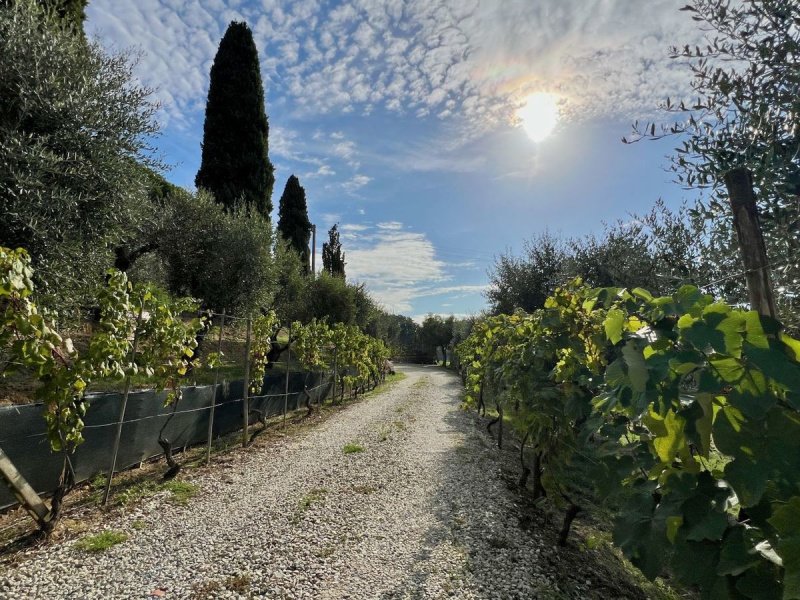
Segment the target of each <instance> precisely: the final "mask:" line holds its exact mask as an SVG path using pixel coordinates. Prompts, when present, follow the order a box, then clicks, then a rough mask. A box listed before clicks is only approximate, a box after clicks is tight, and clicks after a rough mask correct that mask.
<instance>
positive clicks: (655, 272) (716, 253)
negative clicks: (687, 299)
mask: <svg viewBox="0 0 800 600" xmlns="http://www.w3.org/2000/svg"><path fill="white" fill-rule="evenodd" d="M704 227H705V225H704V223H703V221H702V218H699V217H696V216H692V214H691V211H689V210H688V209H687V206H686V205H685V204H684V205H682V206H681V207H680V209H679V210H678V211H672V210H670V209H669V208H667V207H666V205H665V204H664V202H663V201H661V200H659V201H657V202H656V204H655V205H654V206H653V208H652V209H651V210H650V212H648V213H645V214H643V215H630V216H629V218H628V219H627V220H624V221H623V220H619V221H616V222H615V223H612V224H604V227H603V232H602V233H601V234H600V235H594V234H590V235H588V236H585V237H583V238H575V239H572V240H570V241H569V242H568V251H567V253H568V257H567V259H566V261H565V263H564V276H563V279H564V280H569V279H572V278H574V277H580V278H581V279H582V280H583V281H584V282H585V283H587V284H588V285H590V286H593V287H608V286H616V287H627V288H636V287H643V288H647V289H650V290H653V291H654V292H657V293H660V294H666V293H668V292H669V291H670V290H672V289H674V288H675V287H676V286H680V285H683V284H692V285H698V286H706V285H708V284H710V283H713V282H714V281H716V280H718V279H720V278H721V273H722V272H723V271H722V269H721V265H720V262H724V261H725V260H732V259H733V258H735V257H731V256H730V255H729V254H726V252H730V243H733V242H734V240H733V237H732V235H731V233H730V232H728V234H727V241H728V244H725V243H723V242H724V241H725V239H724V237H723V235H722V232H719V233H718V235H717V236H713V237H712V236H708V235H707V234H706V233H705V229H704ZM734 283H735V282H730V283H729V284H727V288H729V292H730V293H729V294H728V296H729V297H730V298H731V299H733V300H734V301H738V300H740V299H741V294H742V290H741V286H738V285H732V284H734ZM723 287H724V286H722V287H720V286H717V287H715V289H720V290H721V289H723Z"/></svg>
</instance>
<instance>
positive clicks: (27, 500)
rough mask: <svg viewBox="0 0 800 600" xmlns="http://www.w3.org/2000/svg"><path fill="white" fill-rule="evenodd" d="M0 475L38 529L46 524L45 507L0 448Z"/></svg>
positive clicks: (47, 511) (47, 512)
mask: <svg viewBox="0 0 800 600" xmlns="http://www.w3.org/2000/svg"><path fill="white" fill-rule="evenodd" d="M0 475H1V476H2V477H3V479H5V480H6V482H7V483H8V486H9V488H11V491H12V492H13V494H14V496H15V497H16V499H17V500H19V503H20V504H21V505H22V506H23V507H25V510H27V511H28V513H29V514H30V515H31V516H32V517H33V518H34V520H35V521H36V523H37V524H38V525H39V527H40V528H42V527H43V525H44V524H45V523H46V522H47V520H48V517H49V516H50V511H49V510H48V508H47V505H46V504H45V503H44V502H42V499H41V498H40V497H39V494H37V493H36V490H34V489H33V488H32V487H31V486H30V484H29V483H28V482H27V481H26V480H25V478H24V477H23V476H22V474H21V473H20V472H19V471H17V468H16V467H15V466H14V463H12V462H11V459H9V458H8V456H7V455H6V453H5V452H3V449H2V448H0Z"/></svg>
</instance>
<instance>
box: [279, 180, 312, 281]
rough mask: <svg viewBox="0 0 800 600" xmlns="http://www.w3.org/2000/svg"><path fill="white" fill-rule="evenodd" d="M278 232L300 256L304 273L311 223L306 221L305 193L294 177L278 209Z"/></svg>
mask: <svg viewBox="0 0 800 600" xmlns="http://www.w3.org/2000/svg"><path fill="white" fill-rule="evenodd" d="M278 231H279V232H280V234H281V237H283V239H285V240H286V241H287V242H289V245H290V246H291V247H292V248H293V249H294V250H295V252H297V253H298V254H299V255H300V258H301V259H302V260H303V265H304V267H305V269H306V271H307V270H308V268H309V264H308V261H309V257H310V250H309V248H308V243H309V241H310V240H311V221H309V220H308V205H307V204H306V191H305V190H304V189H303V186H302V185H300V180H299V179H297V177H295V176H294V175H292V176H291V177H289V180H288V181H287V182H286V187H285V188H284V190H283V195H282V196H281V201H280V205H279V207H278Z"/></svg>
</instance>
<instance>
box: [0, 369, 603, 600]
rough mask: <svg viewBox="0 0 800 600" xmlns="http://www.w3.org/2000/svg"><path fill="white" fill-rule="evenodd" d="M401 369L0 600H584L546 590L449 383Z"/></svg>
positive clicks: (19, 573)
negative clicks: (380, 387) (115, 539)
mask: <svg viewBox="0 0 800 600" xmlns="http://www.w3.org/2000/svg"><path fill="white" fill-rule="evenodd" d="M402 370H403V371H404V372H406V374H407V375H408V377H407V378H406V379H404V380H402V381H400V382H399V383H397V384H396V385H394V386H393V387H392V388H390V389H389V390H387V391H384V392H382V393H379V394H376V395H374V396H373V397H371V398H369V399H367V400H365V401H363V402H360V403H357V404H354V405H352V406H350V407H348V408H346V409H344V410H342V411H341V412H339V413H336V414H334V415H333V416H331V417H330V418H329V419H328V420H326V421H325V422H324V423H322V424H321V425H320V426H318V427H315V428H312V429H309V430H306V431H304V432H301V433H300V434H299V435H297V436H295V437H292V438H286V439H285V440H284V441H283V442H281V443H280V444H272V445H269V446H264V447H260V448H259V447H255V448H253V449H252V450H251V451H250V452H247V453H239V454H238V455H237V456H236V461H235V462H234V461H228V462H226V463H225V464H221V465H218V466H217V467H216V468H215V469H214V470H213V471H209V472H206V473H199V472H195V473H194V474H192V473H189V474H187V479H189V480H191V481H193V482H194V483H196V484H197V485H199V486H200V490H201V491H200V493H199V494H198V495H197V496H196V497H195V498H193V499H192V500H190V502H189V504H188V505H186V506H176V505H173V504H170V503H167V502H164V499H163V498H159V497H154V498H150V499H148V500H146V501H144V502H142V503H141V504H139V505H138V506H137V507H136V508H135V509H132V510H129V511H127V512H124V513H121V514H117V515H114V516H113V517H111V518H109V519H108V520H107V521H106V522H105V523H104V525H103V526H104V527H107V528H109V529H116V530H123V531H125V532H127V533H128V535H129V536H130V537H129V539H128V540H127V541H126V542H124V543H122V544H119V545H117V546H114V547H112V548H110V549H109V550H107V551H105V552H103V553H99V554H87V553H85V552H83V551H81V550H78V549H77V548H75V547H74V541H70V542H66V543H63V544H59V545H53V546H51V547H47V548H42V549H34V550H30V551H29V552H28V553H27V555H26V556H24V557H23V559H22V561H21V563H20V564H18V565H16V566H14V567H10V568H8V569H7V570H6V571H5V572H0V597H2V598H47V599H50V598H80V599H84V598H147V597H149V596H150V595H151V593H152V592H153V591H154V590H157V589H158V588H160V589H161V590H162V591H163V592H159V594H161V593H163V594H164V597H166V598H239V597H256V598H282V599H284V598H292V599H301V598H308V599H311V598H314V599H316V598H322V599H334V598H349V599H361V598H363V599H367V598H369V599H385V600H389V599H401V598H402V599H405V598H408V599H412V598H413V599H416V598H451V597H452V598H459V599H479V598H480V599H506V598H508V599H513V598H562V597H574V598H582V597H587V595H588V594H587V589H586V587H585V585H584V583H582V582H580V581H579V580H578V581H576V582H574V585H571V589H570V590H569V591H568V592H567V590H563V589H562V590H560V589H559V585H561V586H562V587H563V583H561V584H559V583H558V582H563V581H564V576H563V573H561V574H559V565H558V563H557V561H555V562H554V561H553V560H551V559H549V558H547V559H546V558H545V555H552V554H553V551H554V550H553V547H552V538H551V537H550V536H546V535H544V534H543V537H539V535H538V534H537V533H536V532H530V531H526V530H523V529H521V527H520V519H519V518H518V514H519V511H518V510H516V509H517V507H516V504H515V503H516V502H518V499H517V497H516V496H515V494H514V493H512V492H511V491H509V489H508V485H507V484H506V481H505V480H504V478H503V477H502V476H501V473H502V469H501V466H502V465H501V463H502V461H503V460H511V459H510V458H509V457H508V456H505V457H504V456H503V455H502V454H500V453H498V452H497V450H496V448H495V447H494V446H493V445H492V442H491V440H489V438H488V437H487V436H486V435H485V433H484V432H483V431H482V430H481V429H479V428H477V427H476V426H475V422H474V417H473V416H472V415H470V414H467V413H465V412H463V411H461V410H460V409H459V402H460V386H459V382H458V380H457V378H456V377H455V376H453V375H452V374H450V373H448V372H445V371H443V370H441V369H437V368H424V367H411V366H406V367H403V368H402ZM346 444H358V445H360V446H362V447H363V451H362V452H354V453H349V454H345V453H344V452H343V448H344V446H345V445H346ZM142 521H143V522H144V523H142ZM543 538H546V541H545V539H543Z"/></svg>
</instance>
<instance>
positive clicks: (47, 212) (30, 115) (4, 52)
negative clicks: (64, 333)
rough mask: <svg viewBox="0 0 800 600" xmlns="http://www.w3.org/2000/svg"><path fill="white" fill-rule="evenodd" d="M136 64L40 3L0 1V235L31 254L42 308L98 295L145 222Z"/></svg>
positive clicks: (145, 101)
mask: <svg viewBox="0 0 800 600" xmlns="http://www.w3.org/2000/svg"><path fill="white" fill-rule="evenodd" d="M133 66H134V60H133V56H132V55H131V54H129V53H119V54H108V53H106V52H105V51H104V50H103V49H102V48H101V47H100V46H99V44H97V43H86V42H85V41H84V40H82V39H81V38H80V37H79V36H75V35H74V34H73V33H71V32H70V31H69V30H68V29H65V28H63V27H61V26H59V24H58V22H57V18H56V16H55V15H54V14H53V13H50V12H45V11H43V9H42V7H41V6H40V4H39V3H38V2H34V1H32V0H18V1H17V2H14V3H12V4H5V5H2V6H0V230H1V231H2V232H3V243H4V244H6V245H8V246H12V247H16V246H21V247H25V248H26V249H27V250H28V251H29V252H30V254H31V257H32V260H33V265H34V267H35V269H36V271H35V272H36V277H37V283H38V285H39V290H40V291H41V292H42V294H43V296H42V301H43V302H44V304H46V305H50V306H56V307H58V308H72V307H75V306H78V305H80V304H82V303H86V302H87V301H88V300H87V299H88V298H91V297H94V296H95V294H94V293H93V292H94V291H95V290H94V286H96V285H97V283H96V282H100V284H102V281H103V278H102V276H101V275H102V273H103V272H104V271H105V269H107V268H108V267H110V266H111V265H112V264H113V262H114V260H113V248H114V247H116V246H118V245H119V242H120V241H121V240H122V238H123V237H124V236H125V233H126V230H129V229H130V228H131V227H132V225H133V224H136V223H138V222H139V221H141V220H142V219H144V218H146V216H147V213H146V206H147V203H146V201H145V197H146V189H145V188H146V183H145V174H144V170H143V169H142V165H145V166H150V167H155V168H158V167H159V166H160V165H159V164H158V161H157V160H156V159H154V158H153V155H152V152H151V148H150V147H149V145H148V140H149V139H150V138H151V137H152V135H153V134H155V133H156V131H157V125H156V121H155V119H154V113H155V111H156V105H155V104H154V102H152V101H151V97H150V96H151V92H150V90H149V89H147V88H144V87H142V86H140V85H139V84H138V83H137V81H136V79H135V78H134V76H133V72H132V69H133Z"/></svg>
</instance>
